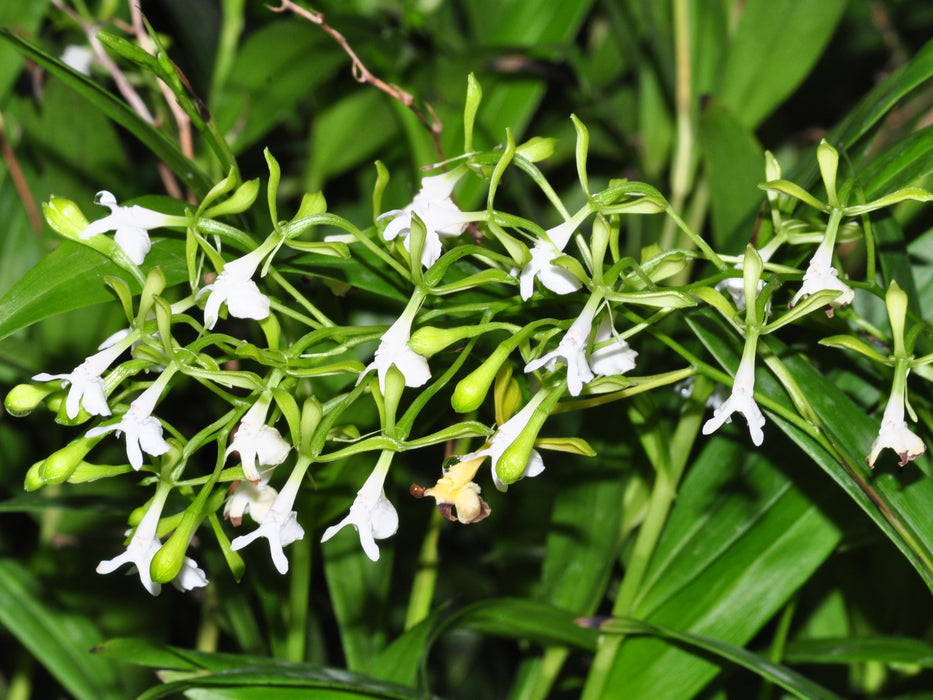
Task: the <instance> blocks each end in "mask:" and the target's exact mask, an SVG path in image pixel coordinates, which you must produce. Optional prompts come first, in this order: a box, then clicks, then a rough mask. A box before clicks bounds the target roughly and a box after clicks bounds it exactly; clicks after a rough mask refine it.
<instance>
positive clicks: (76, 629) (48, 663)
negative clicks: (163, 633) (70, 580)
mask: <svg viewBox="0 0 933 700" xmlns="http://www.w3.org/2000/svg"><path fill="white" fill-rule="evenodd" d="M41 590H42V586H41V585H40V584H39V583H38V581H36V580H35V579H34V578H33V577H32V575H31V574H30V573H29V572H27V571H26V570H25V569H24V568H23V567H22V566H20V565H19V564H18V563H17V562H15V561H12V560H9V559H0V625H2V626H3V627H5V628H6V629H7V630H8V631H9V632H10V633H11V634H12V635H13V636H14V637H15V638H16V639H17V640H18V641H19V642H20V643H21V644H22V645H23V646H25V647H26V648H27V649H29V651H30V652H31V653H32V654H33V656H35V657H36V659H37V660H38V661H39V663H41V664H42V665H43V666H44V667H45V668H46V669H47V670H48V671H49V672H50V673H51V674H52V675H53V676H54V677H55V679H56V680H57V681H58V682H59V683H61V684H62V686H63V687H64V688H65V689H66V690H67V691H68V692H69V693H70V694H71V695H72V696H73V697H75V698H81V699H82V700H100V699H101V698H114V699H115V700H119V698H121V697H123V694H122V693H121V692H120V691H119V685H118V683H117V677H116V674H115V673H114V670H113V667H112V666H110V665H109V664H107V663H104V662H102V661H101V660H100V659H95V658H94V657H93V656H91V651H90V650H91V647H93V646H94V644H96V643H97V642H98V641H100V638H101V636H100V632H98V631H97V630H96V629H95V628H94V625H93V623H92V622H91V621H90V619H89V618H87V617H77V616H72V615H69V616H65V615H64V614H63V613H61V612H59V611H56V610H54V609H52V608H51V607H49V606H48V605H47V604H46V603H45V602H43V601H42V600H41V599H40V598H39V596H40V595H41Z"/></svg>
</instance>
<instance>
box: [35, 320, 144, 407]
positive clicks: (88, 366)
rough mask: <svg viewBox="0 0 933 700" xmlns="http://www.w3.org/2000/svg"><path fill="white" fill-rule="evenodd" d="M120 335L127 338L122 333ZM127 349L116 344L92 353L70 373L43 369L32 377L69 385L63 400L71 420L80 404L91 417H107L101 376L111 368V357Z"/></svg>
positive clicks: (104, 390) (38, 380) (40, 380)
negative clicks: (48, 371) (66, 396)
mask: <svg viewBox="0 0 933 700" xmlns="http://www.w3.org/2000/svg"><path fill="white" fill-rule="evenodd" d="M123 337H126V336H125V335H124V336H123ZM125 349H126V345H125V344H123V343H117V344H115V345H111V346H109V347H107V348H104V349H103V350H101V351H100V352H98V353H95V354H94V355H91V356H90V357H88V358H87V359H86V360H85V361H84V362H82V363H81V364H80V365H78V366H77V367H75V368H74V369H73V370H72V371H71V373H70V374H47V373H45V372H42V373H40V374H37V375H35V376H33V379H34V380H35V381H37V382H48V381H52V380H54V379H60V380H61V382H62V387H64V386H65V385H66V384H70V385H71V388H70V389H69V390H68V398H67V399H66V400H65V413H66V414H67V416H68V417H69V418H71V419H72V420H74V419H75V418H77V416H78V412H79V411H80V409H81V408H82V407H83V408H84V410H85V411H87V412H88V413H90V414H91V415H92V416H109V415H110V406H108V405H107V394H106V389H105V386H104V380H103V378H102V377H101V375H102V374H103V373H104V372H106V371H107V369H109V368H110V365H111V364H112V363H113V362H114V360H116V359H117V357H119V356H120V355H121V354H122V353H123V351H124V350H125Z"/></svg>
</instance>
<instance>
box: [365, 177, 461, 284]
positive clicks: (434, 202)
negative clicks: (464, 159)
mask: <svg viewBox="0 0 933 700" xmlns="http://www.w3.org/2000/svg"><path fill="white" fill-rule="evenodd" d="M464 173H466V168H465V167H460V168H456V169H455V170H451V171H450V172H447V173H441V174H440V175H430V176H427V177H424V178H422V179H421V189H420V190H418V194H416V195H415V197H414V199H413V200H412V201H411V203H410V204H408V205H407V206H406V207H405V208H404V209H393V210H392V211H387V212H385V213H384V214H382V215H381V216H380V217H379V219H380V220H382V219H391V220H390V221H389V223H388V225H387V226H386V227H385V230H384V231H383V232H382V235H383V237H384V238H385V239H386V240H387V241H393V240H395V239H396V238H398V237H399V236H401V237H402V238H403V239H404V241H405V249H406V250H408V251H411V239H410V237H409V234H410V233H411V217H412V214H417V216H418V218H419V219H421V221H422V223H424V227H425V230H426V235H425V240H424V248H423V249H422V250H421V264H422V265H423V266H424V267H431V266H432V265H433V264H434V263H435V262H437V259H438V258H439V257H441V238H449V237H451V236H458V235H460V233H462V232H463V229H464V228H466V225H467V223H469V222H470V221H471V220H472V219H471V218H470V217H469V215H467V214H465V213H464V212H462V211H460V208H459V207H458V206H457V205H456V204H454V201H453V200H452V199H451V194H452V193H453V191H454V185H456V184H457V181H458V180H459V179H460V178H461V177H463V175H464Z"/></svg>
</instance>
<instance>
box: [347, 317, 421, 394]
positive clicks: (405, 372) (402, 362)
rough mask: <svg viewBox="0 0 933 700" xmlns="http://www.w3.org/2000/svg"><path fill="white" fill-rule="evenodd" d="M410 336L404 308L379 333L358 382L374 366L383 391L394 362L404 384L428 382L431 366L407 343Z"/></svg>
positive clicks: (417, 384) (409, 325)
mask: <svg viewBox="0 0 933 700" xmlns="http://www.w3.org/2000/svg"><path fill="white" fill-rule="evenodd" d="M409 338H411V316H410V314H409V313H408V312H407V311H406V313H403V314H402V315H401V316H400V317H399V319H398V320H397V321H396V322H395V323H393V324H392V325H391V326H390V327H389V330H387V331H386V332H385V333H383V334H382V337H381V338H380V339H379V347H378V348H376V353H375V357H374V358H373V361H372V362H370V363H369V364H368V365H366V368H365V369H364V370H363V372H362V373H361V374H360V378H359V379H358V380H357V383H359V382H360V381H362V379H363V377H364V376H365V375H366V373H367V372H369V371H370V370H371V369H375V370H376V372H377V373H378V375H379V389H380V391H382V392H383V393H385V390H386V376H387V374H388V372H389V367H391V366H392V365H395V367H396V368H397V369H398V371H399V372H401V373H402V376H403V377H404V378H405V386H408V387H418V386H422V385H423V384H424V383H425V382H427V381H428V380H429V379H430V378H431V368H430V367H429V366H428V361H427V360H426V359H425V358H424V356H422V355H419V354H418V353H416V352H415V351H414V350H412V349H411V348H410V347H409V346H408V340H409Z"/></svg>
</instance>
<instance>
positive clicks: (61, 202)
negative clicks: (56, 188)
mask: <svg viewBox="0 0 933 700" xmlns="http://www.w3.org/2000/svg"><path fill="white" fill-rule="evenodd" d="M42 213H43V214H45V220H46V221H48V222H49V226H51V227H52V228H53V229H54V230H55V232H56V233H58V234H60V235H62V236H64V237H65V238H72V239H79V238H80V237H81V233H82V232H83V231H84V229H86V228H87V226H88V220H87V217H86V216H84V212H82V211H81V209H79V208H78V205H77V204H75V203H74V202H72V201H71V200H70V199H65V198H64V197H52V198H51V199H50V200H49V201H48V202H43V203H42Z"/></svg>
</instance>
